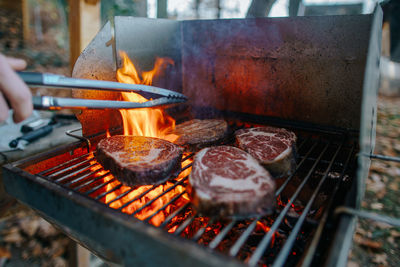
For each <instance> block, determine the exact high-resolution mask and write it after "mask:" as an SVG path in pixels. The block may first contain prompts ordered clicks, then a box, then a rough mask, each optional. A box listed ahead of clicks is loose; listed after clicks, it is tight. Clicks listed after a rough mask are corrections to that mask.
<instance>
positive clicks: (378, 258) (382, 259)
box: [372, 254, 388, 266]
mask: <svg viewBox="0 0 400 267" xmlns="http://www.w3.org/2000/svg"><path fill="white" fill-rule="evenodd" d="M372 261H373V262H374V263H376V264H383V265H384V266H388V264H387V255H386V254H376V255H375V256H374V258H373V259H372Z"/></svg>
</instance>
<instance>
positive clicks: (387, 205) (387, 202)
mask: <svg viewBox="0 0 400 267" xmlns="http://www.w3.org/2000/svg"><path fill="white" fill-rule="evenodd" d="M375 154H380V155H386V156H392V157H400V97H399V96H397V97H385V96H380V97H379V100H378V121H377V127H376V146H375ZM362 209H363V210H367V211H371V212H374V213H378V214H383V215H386V216H390V217H394V218H400V163H396V162H390V161H382V160H377V159H374V160H372V162H371V168H370V173H369V177H368V179H367V184H366V192H365V196H364V200H363V202H362ZM353 241H354V242H353V249H352V252H351V254H350V258H349V266H351V267H358V266H399V265H400V228H399V227H393V226H390V225H388V224H386V223H379V222H375V221H371V220H365V219H359V220H358V225H357V229H356V233H355V235H354V239H353Z"/></svg>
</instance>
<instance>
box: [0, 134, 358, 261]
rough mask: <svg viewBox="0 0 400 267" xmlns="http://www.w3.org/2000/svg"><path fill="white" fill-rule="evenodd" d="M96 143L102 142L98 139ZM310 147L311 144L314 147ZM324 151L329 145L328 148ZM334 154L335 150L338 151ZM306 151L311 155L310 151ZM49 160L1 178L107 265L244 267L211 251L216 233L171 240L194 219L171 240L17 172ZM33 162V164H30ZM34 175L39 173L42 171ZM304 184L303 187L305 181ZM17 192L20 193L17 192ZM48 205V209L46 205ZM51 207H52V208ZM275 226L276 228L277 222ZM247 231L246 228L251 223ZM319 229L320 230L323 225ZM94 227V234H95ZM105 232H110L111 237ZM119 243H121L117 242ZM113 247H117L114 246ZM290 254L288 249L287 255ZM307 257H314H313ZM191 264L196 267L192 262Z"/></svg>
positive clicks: (12, 169) (14, 167)
mask: <svg viewBox="0 0 400 267" xmlns="http://www.w3.org/2000/svg"><path fill="white" fill-rule="evenodd" d="M297 129H298V128H297ZM310 129H313V132H315V129H314V128H309V127H305V128H304V129H303V130H305V131H310ZM317 133H318V134H319V135H324V136H325V135H326V134H327V133H329V134H332V136H333V137H332V138H333V139H332V140H331V141H332V142H333V143H337V141H338V140H340V139H343V140H346V142H347V141H348V140H351V142H353V145H354V142H355V141H354V140H356V139H354V136H353V137H352V134H348V133H345V132H343V131H342V132H338V131H336V130H332V129H331V130H328V129H324V130H321V131H317ZM312 135H315V133H312ZM310 138H314V137H310ZM318 138H320V139H321V138H323V137H321V136H319V137H318ZM96 139H101V137H100V138H96ZM305 142H307V140H304V143H305ZM323 142H324V140H323ZM91 143H92V144H94V143H96V142H95V141H94V139H92V140H91ZM85 144H86V143H85V142H77V143H75V144H71V145H67V146H64V147H63V148H60V149H58V154H61V153H63V152H64V153H71V152H72V151H75V152H74V153H75V154H77V155H76V156H71V157H72V158H74V159H76V158H78V156H80V155H81V154H82V153H85V152H86V147H85ZM314 145H315V146H316V144H314ZM326 147H328V145H327V146H326ZM346 149H348V148H346ZM339 150H340V148H339V149H338V151H339ZM309 152H310V153H311V150H310V151H309ZM349 153H350V154H349V155H352V159H353V160H354V159H355V154H354V153H353V151H351V152H349ZM52 154H54V153H52ZM321 156H322V154H321ZM52 159H54V155H51V157H49V154H48V153H43V154H42V155H38V156H36V157H33V158H31V159H26V160H22V161H20V162H16V163H13V164H9V165H7V166H5V170H4V171H5V177H7V178H6V180H7V181H6V183H5V184H6V187H7V191H8V192H12V194H13V195H14V196H15V197H17V198H18V199H19V200H20V201H22V202H24V203H26V204H28V205H29V206H30V207H32V208H33V209H35V210H37V211H38V212H39V213H40V214H41V215H42V216H43V217H44V218H46V219H47V220H49V221H50V222H52V223H54V224H56V225H58V226H59V227H60V228H61V229H62V230H63V231H64V232H66V233H67V234H68V235H69V236H71V237H72V238H73V239H75V240H76V241H77V242H79V243H81V244H82V245H83V246H85V247H87V248H88V249H90V250H91V251H93V252H94V253H95V254H97V255H98V256H99V257H102V258H105V259H106V260H107V261H111V262H114V263H118V264H124V265H131V264H141V265H143V266H149V265H151V266H154V265H156V264H163V265H167V266H168V265H171V266H172V265H174V266H176V264H178V265H182V266H185V265H187V264H192V265H195V266H197V265H198V266H221V265H222V264H224V265H227V266H243V262H240V261H238V260H237V259H236V258H234V257H230V256H227V255H223V254H222V253H220V252H218V251H216V250H214V248H215V247H217V245H218V244H219V243H220V241H221V240H222V239H223V238H224V235H223V234H219V235H217V236H216V237H215V239H214V240H213V241H212V242H211V243H210V244H209V246H208V247H203V246H199V245H198V244H196V242H193V241H192V240H189V239H185V238H176V233H178V234H179V233H181V232H182V231H183V230H184V229H185V227H183V226H182V225H185V224H186V225H189V224H190V223H191V222H192V220H193V219H194V217H195V216H196V215H194V216H192V217H191V218H185V220H184V222H183V223H182V224H181V226H180V227H179V228H178V229H177V230H176V232H175V234H174V235H175V237H172V235H171V234H169V233H168V232H167V231H165V230H163V229H161V228H162V227H163V226H164V225H161V226H160V227H159V228H156V227H153V226H151V225H149V224H147V223H146V222H142V221H140V220H139V219H136V218H133V216H132V215H127V214H124V213H122V212H120V211H119V210H114V209H112V208H110V207H108V206H107V205H105V204H102V203H100V202H99V201H96V200H95V199H93V198H91V197H89V196H86V195H83V194H80V193H77V192H75V191H74V190H71V189H68V188H66V187H65V186H64V185H60V184H57V183H55V182H54V181H49V180H48V179H47V178H44V177H41V176H40V175H32V174H29V173H27V172H25V171H23V170H21V168H27V169H29V168H30V166H37V164H38V163H41V162H43V161H46V160H52ZM307 159H310V158H307V156H306V157H304V158H303V162H305V161H307ZM312 160H314V161H315V165H316V164H317V163H318V162H317V161H316V159H312ZM32 163H33V165H31V164H32ZM79 164H82V161H79ZM79 164H78V165H79ZM326 164H327V163H324V165H326ZM332 164H336V162H334V161H332ZM45 165H46V164H45ZM57 167H59V165H56V168H57ZM352 168H353V171H355V166H353V167H352ZM312 172H313V169H311V170H310V171H309V174H311V173H312ZM39 173H41V174H43V171H41V172H39ZM84 176H85V175H84ZM353 178H354V179H355V175H353ZM78 179H81V178H78ZM61 180H65V178H63V179H59V181H61ZM68 183H70V184H71V182H70V181H69V182H67V184H68ZM303 184H305V182H304V183H303ZM26 189H28V191H29V192H27V191H26ZM21 190H22V191H25V192H21ZM31 190H32V191H33V192H32V191H31ZM43 190H48V192H47V193H44V192H43ZM282 190H283V189H282V188H281V189H280V190H279V189H278V193H281V192H282ZM49 192H50V194H49ZM39 196H42V197H39ZM32 197H35V198H36V199H35V201H32ZM38 197H39V198H38ZM331 197H333V196H331ZM69 201H70V202H69ZM49 203H51V204H52V205H49ZM57 203H58V204H57ZM53 204H55V206H54V205H53ZM63 208H66V215H67V214H68V215H67V216H66V215H64V213H61V214H60V212H59V211H60V210H62V209H63ZM286 212H287V210H286ZM278 215H279V214H278ZM328 215H329V216H330V211H329V210H327V211H326V217H327V216H328ZM284 218H286V215H285V216H283V217H282V220H283V219H284ZM88 221H89V222H96V225H91V223H90V225H91V226H87V225H86V223H85V222H88ZM237 222H238V221H235V220H233V222H231V223H229V224H227V226H225V228H224V229H225V230H224V229H221V232H225V233H228V232H229V230H231V228H232V227H233V226H234V225H235V223H237ZM303 223H304V221H303ZM83 225H85V226H83ZM106 225H111V226H112V230H111V231H110V230H109V229H108V230H107V226H106ZM277 226H279V224H278V225H277ZM248 227H250V225H249V226H248ZM254 227H255V223H253V228H254ZM320 227H322V228H323V227H324V226H320ZM93 229H96V230H95V231H94V230H93ZM204 230H205V227H203V228H202V229H200V230H199V231H197V235H195V237H194V240H195V241H196V240H198V238H199V237H200V236H201V231H203V233H204ZM253 230H254V229H253ZM105 231H108V234H107V235H106V236H104V237H103V236H102V235H99V234H98V233H104V232H105ZM110 232H111V233H112V234H110ZM251 232H252V231H250V232H249V235H250V233H251ZM265 236H266V235H265ZM265 236H264V237H265ZM146 237H147V238H146ZM121 240H123V241H122V243H121ZM132 240H137V241H138V242H140V246H134V245H133V244H131V247H130V248H129V245H124V244H125V242H128V243H130V242H132ZM139 240H140V241H139ZM318 241H320V240H318ZM314 242H317V241H314ZM110 244H111V245H110ZM113 244H114V245H113ZM115 244H118V245H117V246H115ZM137 247H139V248H137ZM144 248H147V249H144ZM136 250H139V251H140V252H137V251H136ZM210 250H211V251H210ZM290 251H291V250H290V248H289V252H290ZM314 252H315V251H314ZM130 255H138V256H136V257H135V256H130ZM139 255H140V256H139ZM150 259H151V260H150ZM165 259H168V261H167V262H165ZM285 259H286V258H285V257H283V258H281V259H280V260H279V261H277V262H276V264H277V265H275V266H282V265H283V264H284V262H285ZM312 259H314V258H313V257H312ZM158 260H161V262H158ZM194 262H195V263H196V264H194ZM256 262H257V261H255V262H250V265H251V266H252V265H255V263H256Z"/></svg>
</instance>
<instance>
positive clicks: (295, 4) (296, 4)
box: [289, 0, 301, 17]
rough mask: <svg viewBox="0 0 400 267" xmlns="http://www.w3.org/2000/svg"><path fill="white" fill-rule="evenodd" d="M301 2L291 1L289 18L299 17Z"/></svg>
mask: <svg viewBox="0 0 400 267" xmlns="http://www.w3.org/2000/svg"><path fill="white" fill-rule="evenodd" d="M300 3H301V0H289V16H290V17H293V16H297V14H298V12H299V7H300Z"/></svg>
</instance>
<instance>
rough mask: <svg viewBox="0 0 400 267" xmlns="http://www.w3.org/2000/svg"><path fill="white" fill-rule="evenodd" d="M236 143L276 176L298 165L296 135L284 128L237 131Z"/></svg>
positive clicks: (286, 172)
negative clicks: (296, 159)
mask: <svg viewBox="0 0 400 267" xmlns="http://www.w3.org/2000/svg"><path fill="white" fill-rule="evenodd" d="M235 136H236V144H237V146H238V147H239V148H241V149H243V150H244V151H246V152H248V153H249V154H250V155H252V156H253V157H254V158H255V159H256V160H258V161H259V162H260V163H261V164H262V165H263V166H264V167H265V168H266V169H267V170H268V171H269V172H270V173H271V174H272V176H274V177H275V178H278V177H282V176H285V175H290V174H291V173H293V171H294V170H295V167H296V161H295V151H296V139H297V137H296V135H295V134H294V133H293V132H291V131H288V130H286V129H283V128H275V127H256V128H247V129H241V130H238V131H236V133H235Z"/></svg>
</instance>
